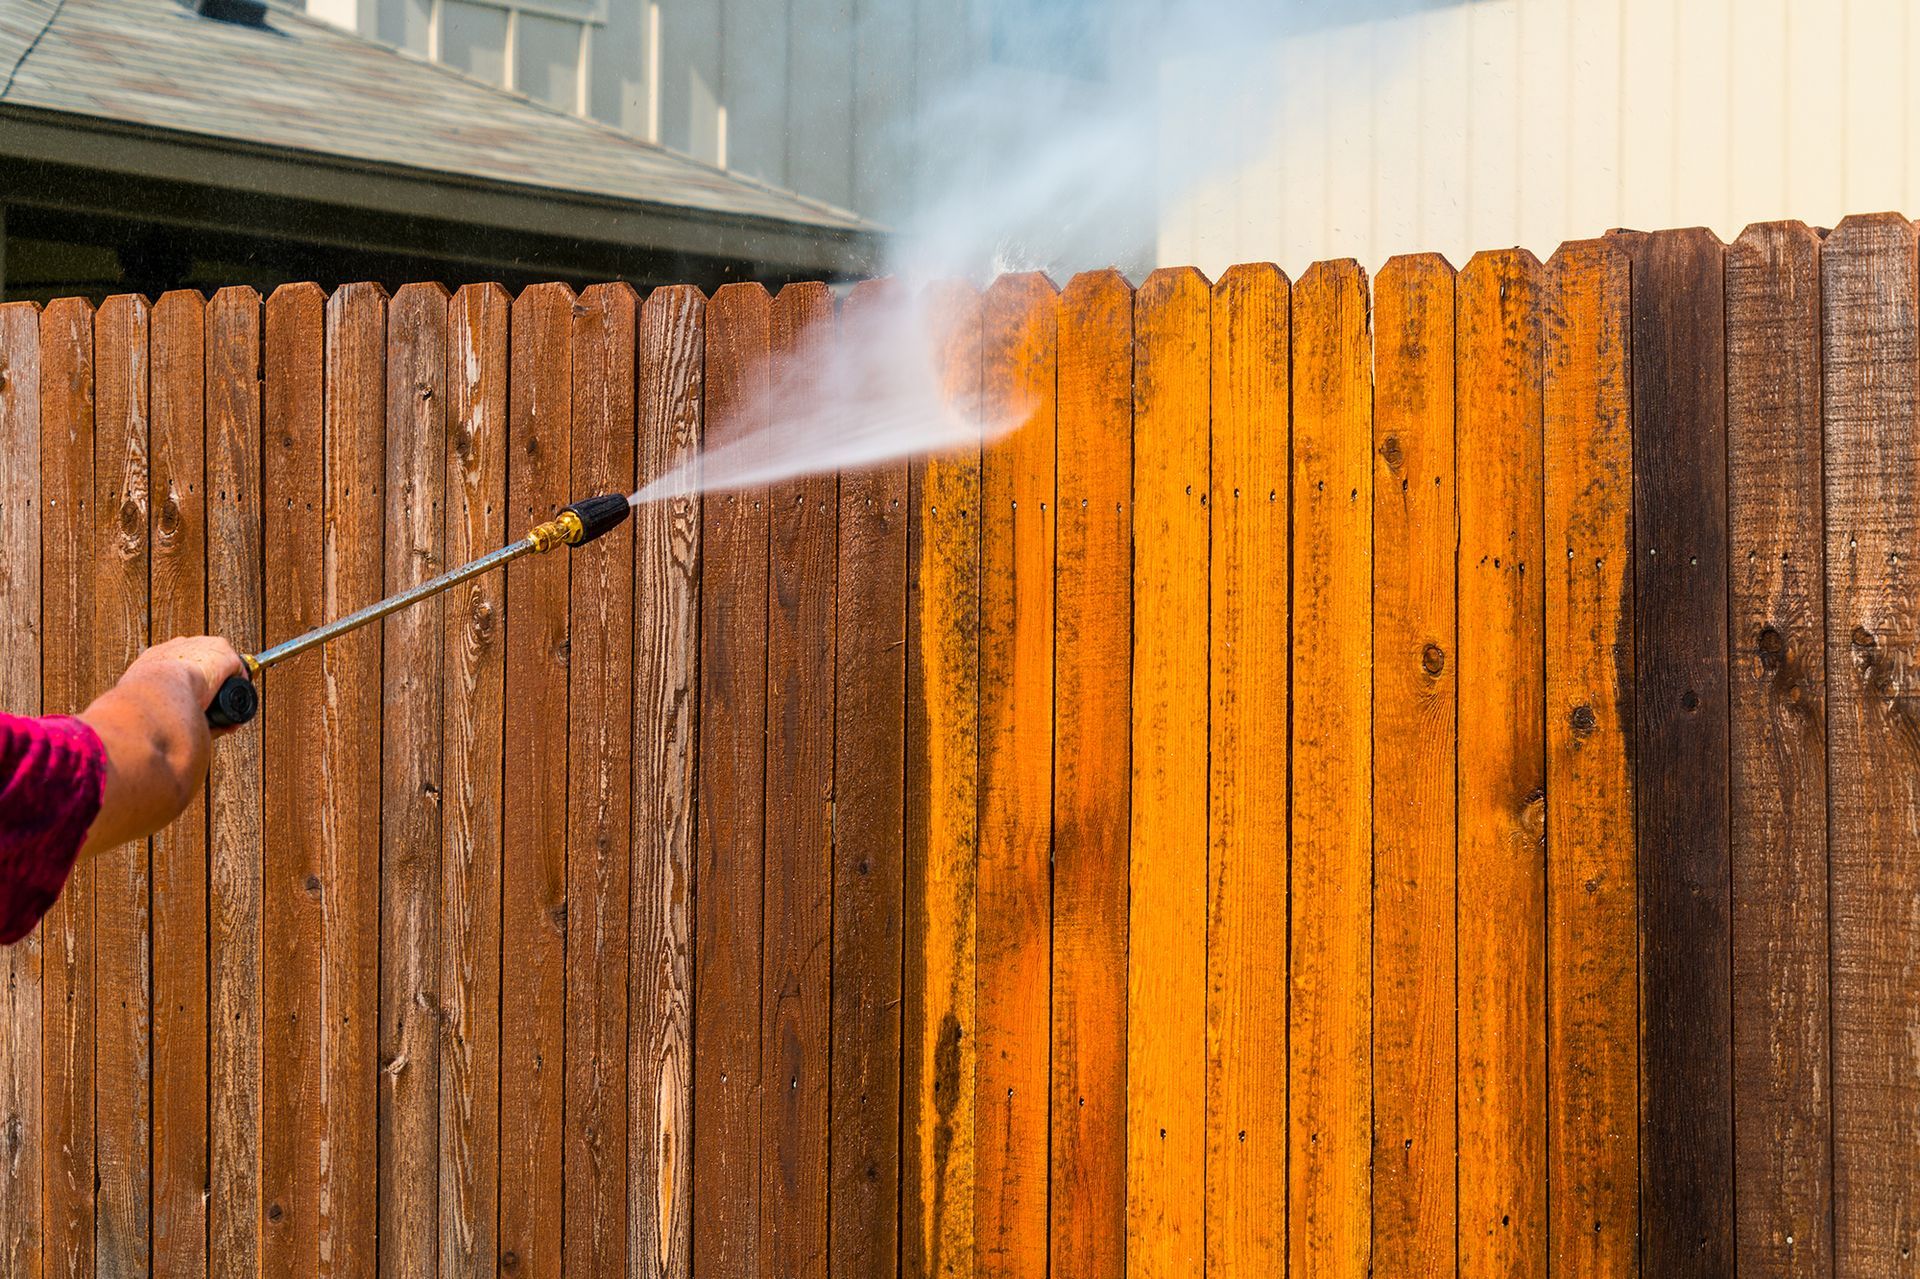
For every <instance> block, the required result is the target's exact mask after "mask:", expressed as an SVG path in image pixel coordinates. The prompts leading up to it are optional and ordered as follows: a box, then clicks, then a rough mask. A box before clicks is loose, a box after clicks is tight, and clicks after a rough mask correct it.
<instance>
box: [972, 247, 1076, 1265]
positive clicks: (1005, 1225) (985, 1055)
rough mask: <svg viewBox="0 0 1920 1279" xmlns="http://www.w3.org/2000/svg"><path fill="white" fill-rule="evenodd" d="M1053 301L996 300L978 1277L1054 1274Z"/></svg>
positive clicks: (987, 326) (1014, 290) (1044, 288)
mask: <svg viewBox="0 0 1920 1279" xmlns="http://www.w3.org/2000/svg"><path fill="white" fill-rule="evenodd" d="M1058 306H1059V299H1058V292H1057V291H1056V290H1055V289H1054V287H1053V284H1052V282H1051V281H1049V280H1048V279H1046V277H1044V276H1040V275H1017V276H1004V277H1002V278H1001V279H1000V280H998V281H996V282H995V283H994V285H993V286H992V287H991V288H989V289H988V290H987V292H986V298H985V305H984V310H985V316H984V321H983V328H984V336H983V338H982V352H983V353H982V356H981V385H982V401H983V403H982V413H983V415H984V417H985V420H986V421H987V422H988V423H989V424H990V425H991V426H994V427H1003V428H1011V429H1010V431H1009V433H1008V434H1006V435H1004V436H1002V437H1001V438H999V439H997V440H994V441H993V442H991V443H989V444H988V445H987V448H986V456H985V460H984V462H983V463H982V468H981V483H980V487H981V501H980V857H979V863H978V869H977V873H978V876H979V878H978V881H977V894H978V897H977V901H978V910H979V924H978V928H979V931H978V942H979V961H978V962H979V967H978V970H977V973H976V977H975V992H976V994H975V999H976V1000H977V1001H978V1017H979V1025H980V1028H979V1037H980V1042H979V1045H978V1048H977V1051H978V1054H979V1056H978V1062H979V1075H978V1077H977V1079H976V1080H975V1085H974V1107H975V1110H974V1132H975V1140H976V1143H977V1149H976V1154H975V1158H976V1159H977V1161H978V1163H977V1167H978V1178H977V1180H976V1181H975V1184H974V1229H975V1230H976V1232H977V1235H978V1238H977V1246H978V1249H979V1253H978V1257H979V1264H980V1266H981V1268H982V1270H983V1271H984V1272H986V1273H989V1274H995V1275H1007V1276H1010V1277H1012V1279H1026V1277H1027V1276H1036V1277H1037V1276H1044V1275H1045V1274H1046V1270H1047V1182H1048V1175H1049V1173H1048V1166H1047V1107H1048V1100H1049V1096H1050V1093H1051V1088H1050V1082H1049V1079H1048V1069H1047V1051H1048V1032H1049V1012H1048V985H1049V976H1048V969H1049V966H1050V949H1051V947H1050V937H1051V915H1052V900H1051V896H1050V883H1049V873H1048V872H1049V867H1048V861H1049V857H1048V853H1049V850H1050V847H1051V842H1052V841H1051V837H1052V820H1051V808H1052V805H1051V798H1052V791H1053V777H1052V773H1053V721H1052V717H1051V716H1050V715H1048V714H1046V712H1045V708H1047V707H1049V706H1051V705H1052V703H1053V545H1054V528H1055V518H1054V511H1053V505H1054V456H1053V448H1054V441H1053V432H1054V383H1055V363H1054V360H1055V349H1056V335H1055V326H1056V322H1057V321H1056V315H1057V312H1058Z"/></svg>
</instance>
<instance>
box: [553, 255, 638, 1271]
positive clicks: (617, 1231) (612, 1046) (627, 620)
mask: <svg viewBox="0 0 1920 1279" xmlns="http://www.w3.org/2000/svg"><path fill="white" fill-rule="evenodd" d="M638 306H639V304H638V301H637V300H636V299H635V297H634V294H633V290H632V289H631V288H629V287H627V286H626V285H624V284H610V285H596V286H594V287H593V288H590V289H588V290H587V291H586V292H585V293H583V294H581V295H580V302H579V304H578V305H577V306H576V307H575V308H574V313H573V443H572V448H571V450H570V456H571V459H572V460H571V473H572V479H571V482H570V484H569V487H568V491H569V492H570V493H572V494H574V495H576V496H578V497H588V496H590V495H593V494H597V493H629V492H632V490H633V474H634V471H633V466H634V380H633V379H634V354H635V352H634V324H635V312H636V311H637V310H638ZM571 558H572V566H571V568H572V574H573V585H572V589H571V591H570V593H569V595H568V609H569V611H570V613H571V616H570V618H569V619H568V635H569V643H568V654H569V657H568V685H567V749H568V760H569V762H568V768H567V1032H566V1076H567V1078H566V1149H565V1155H564V1160H565V1163H564V1167H565V1173H566V1190H565V1213H566V1240H565V1245H566V1264H565V1269H566V1272H567V1273H568V1274H579V1275H592V1274H615V1275H617V1274H621V1273H623V1272H624V1271H625V1270H626V1269H627V1176H628V1172H627V1168H628V1159H627V940H628V938H627V930H628V920H627V908H628V893H629V874H628V866H629V865H630V863H631V861H632V854H631V849H630V846H629V844H628V841H629V839H631V837H632V834H633V804H632V794H633V740H634V739H633V736H632V729H633V622H632V617H633V530H632V529H631V528H630V527H628V526H625V525H623V526H622V527H620V528H617V529H615V530H614V531H613V532H611V533H608V534H607V535H605V536H604V537H602V538H600V539H599V540H598V541H596V542H594V543H593V544H592V545H591V546H589V547H585V548H582V549H581V550H580V551H578V552H575V553H573V555H572V557H571Z"/></svg>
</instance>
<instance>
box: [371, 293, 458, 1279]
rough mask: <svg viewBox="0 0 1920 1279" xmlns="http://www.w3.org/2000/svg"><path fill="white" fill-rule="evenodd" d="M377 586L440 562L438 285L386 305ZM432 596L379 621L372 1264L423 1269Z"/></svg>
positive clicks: (431, 1178)
mask: <svg viewBox="0 0 1920 1279" xmlns="http://www.w3.org/2000/svg"><path fill="white" fill-rule="evenodd" d="M385 428H386V474H385V484H386V494H385V498H386V501H385V523H386V533H387V544H386V554H385V557H384V564H383V577H382V582H381V594H383V595H391V594H393V593H394V592H396V591H402V590H405V589H406V588H408V587H410V586H415V585H418V584H419V583H421V582H423V581H426V580H427V579H428V578H430V577H432V576H433V575H434V574H436V573H439V572H441V571H443V570H444V569H445V568H446V567H447V565H448V560H447V556H446V547H445V539H446V516H445V512H444V510H443V509H442V508H443V500H444V499H443V494H444V486H445V484H446V478H447V476H446V473H447V457H446V453H447V291H446V290H445V289H443V288H441V287H440V286H439V285H437V284H410V285H407V286H405V287H403V288H402V289H401V290H400V291H399V292H398V293H396V294H395V295H394V297H393V302H392V305H391V306H390V307H389V309H388V323H387V353H386V411H385ZM445 609H446V605H445V603H444V602H443V601H439V600H436V601H433V602H431V603H429V604H426V605H422V606H416V607H414V608H410V609H406V610H404V611H403V612H400V613H396V614H394V615H393V616H392V617H389V618H388V619H386V621H385V622H383V623H382V624H381V626H382V633H381V636H380V641H381V645H382V654H381V697H380V704H381V712H382V713H381V716H380V985H379V999H380V1005H379V1018H380V1031H379V1054H380V1076H379V1085H380V1092H379V1161H380V1163H379V1171H380V1176H379V1186H378V1198H379V1226H380V1272H381V1273H382V1274H384V1275H431V1274H433V1273H434V1271H435V1267H436V1262H437V1259H438V1244H439V1209H440V1204H439V1192H440V1187H439V1173H440V1132H439V1126H440V1015H439V1006H440V967H439V961H440V883H441V871H440V850H441V802H442V793H443V788H444V784H445V779H444V777H443V776H442V758H441V749H442V747H441V743H442V737H441V733H442V729H443V724H444V721H443V708H442V704H441V698H442V693H443V688H444V671H443V665H442V663H443V649H442V643H443V640H444V636H445V630H446V622H445Z"/></svg>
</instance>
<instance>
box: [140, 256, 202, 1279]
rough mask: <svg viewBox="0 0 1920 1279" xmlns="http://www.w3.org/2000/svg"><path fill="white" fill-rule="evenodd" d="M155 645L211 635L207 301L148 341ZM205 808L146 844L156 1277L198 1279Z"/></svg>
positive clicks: (181, 312) (173, 300)
mask: <svg viewBox="0 0 1920 1279" xmlns="http://www.w3.org/2000/svg"><path fill="white" fill-rule="evenodd" d="M151 380H152V390H151V399H152V416H153V423H152V441H153V462H152V492H153V518H152V525H151V541H150V544H149V547H148V553H149V555H150V556H151V561H150V562H151V573H152V578H151V589H152V593H153V596H152V617H151V625H152V632H153V638H154V639H156V640H165V639H170V638H172V637H173V636H175V635H199V634H202V633H203V632H205V631H206V629H207V496H206V300H205V299H204V298H202V297H201V296H200V294H198V293H193V292H186V291H182V292H175V293H168V294H167V295H166V296H164V297H162V298H161V299H160V301H159V304H158V305H157V306H156V307H155V308H154V313H153V335H152V373H151ZM208 888H209V879H208V863H207V801H206V792H205V791H204V790H202V791H200V792H199V793H198V794H196V795H195V796H194V798H193V802H192V803H190V804H188V805H187V809H186V811H185V812H184V813H182V814H181V815H180V816H179V817H178V818H176V819H175V820H174V821H173V822H172V823H171V824H170V825H168V826H167V827H165V828H164V829H162V830H160V831H157V832H156V833H155V834H154V837H153V886H152V893H153V898H152V900H153V978H152V980H153V1029H152V1035H153V1041H152V1042H153V1268H154V1270H155V1271H156V1272H159V1273H162V1274H169V1275H193V1274H202V1275H204V1274H206V1273H207V1270H208V1253H207V1242H208V1241H207V1184H208V1183H207V1176H208V1163H207V1159H208V1152H207V1133H208V1114H207V1100H208V1093H207V1048H208V1040H207V926H208V920H207V911H208V899H207V893H208Z"/></svg>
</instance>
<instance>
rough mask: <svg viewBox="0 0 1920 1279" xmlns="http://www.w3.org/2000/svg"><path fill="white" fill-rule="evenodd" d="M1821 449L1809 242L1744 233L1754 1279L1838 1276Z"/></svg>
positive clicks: (1737, 340) (1738, 275)
mask: <svg viewBox="0 0 1920 1279" xmlns="http://www.w3.org/2000/svg"><path fill="white" fill-rule="evenodd" d="M1820 448H1821V442H1820V240H1819V237H1818V236H1816V235H1814V234H1813V232H1811V231H1809V230H1808V229H1807V228H1806V226H1804V225H1803V224H1800V223H1772V224H1769V225H1766V226H1758V227H1749V228H1748V229H1747V231H1746V233H1745V234H1743V235H1742V236H1741V237H1740V239H1739V240H1738V241H1737V242H1736V243H1735V244H1734V245H1733V246H1732V247H1731V248H1730V249H1729V250H1728V253H1727V523H1728V529H1729V534H1728V536H1729V544H1728V549H1727V555H1728V561H1727V562H1728V565H1729V567H1730V581H1729V589H1730V590H1731V591H1732V598H1733V610H1732V618H1733V620H1732V624H1731V632H1730V634H1729V637H1728V641H1729V643H1730V644H1731V645H1732V646H1733V651H1734V658H1733V663H1732V667H1731V677H1730V697H1731V714H1732V727H1731V744H1732V759H1731V766H1730V767H1731V774H1730V776H1731V792H1730V793H1731V795H1732V803H1733V810H1732V817H1731V826H1730V830H1731V837H1732V849H1733V851H1732V859H1733V911H1734V915H1733V1051H1734V1060H1733V1077H1734V1105H1735V1110H1736V1114H1737V1115H1738V1116H1739V1123H1738V1125H1737V1126H1736V1127H1735V1129H1734V1158H1735V1167H1734V1182H1735V1185H1736V1186H1737V1187H1738V1189H1739V1194H1738V1197H1737V1199H1736V1207H1737V1209H1738V1212H1739V1219H1738V1221H1737V1223H1736V1232H1737V1240H1736V1242H1737V1250H1738V1255H1739V1260H1740V1266H1741V1270H1742V1271H1743V1272H1744V1273H1749V1274H1761V1275H1778V1276H1786V1275H1804V1276H1824V1275H1828V1274H1831V1273H1832V1272H1833V1256H1832V1247H1833V1238H1832V1233H1831V1226H1830V1222H1831V1221H1832V1216H1831V1214H1832V1181H1831V1178H1832V1151H1833V1131H1832V1117H1831V1113H1830V1110H1829V1097H1828V1080H1829V1074H1828V1072H1829V1069H1830V1059H1829V1054H1828V1023H1827V1017H1828V1012H1829V1007H1828V998H1827V767H1826V762H1827V757H1826V718H1827V715H1826V661H1825V645H1826V601H1825V594H1826V591H1825V567H1824V560H1823V548H1822V546H1821V529H1822V521H1823V519H1824V516H1825V511H1824V494H1823V492H1822V487H1821V456H1820ZM1620 922H1621V923H1622V924H1624V923H1625V922H1626V921H1624V920H1623V921H1620Z"/></svg>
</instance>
